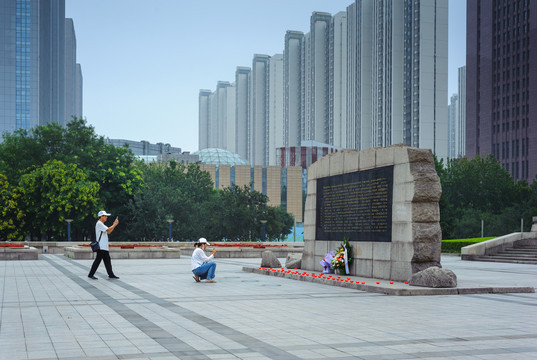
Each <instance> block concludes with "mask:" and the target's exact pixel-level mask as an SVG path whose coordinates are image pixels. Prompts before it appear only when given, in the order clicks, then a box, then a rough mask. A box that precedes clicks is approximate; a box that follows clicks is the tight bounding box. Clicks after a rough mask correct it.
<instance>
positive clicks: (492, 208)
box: [435, 155, 533, 239]
mask: <svg viewBox="0 0 537 360" xmlns="http://www.w3.org/2000/svg"><path fill="white" fill-rule="evenodd" d="M435 165H436V171H437V173H438V175H439V177H440V181H441V184H442V197H441V199H440V225H441V227H442V233H443V238H444V239H451V238H464V237H475V236H480V234H481V220H483V221H484V223H485V227H484V234H485V235H489V236H495V235H501V234H506V233H510V232H513V231H520V218H521V217H524V218H527V219H528V220H527V221H528V223H529V221H530V219H531V215H529V212H531V211H533V208H532V205H531V201H530V200H531V198H532V194H533V188H532V187H529V186H528V185H527V183H526V182H525V181H520V182H518V183H515V182H514V181H513V179H512V177H511V175H510V174H509V173H508V172H507V171H506V170H505V169H504V168H502V166H501V164H500V163H499V161H498V160H497V159H495V158H494V157H493V156H492V155H489V156H487V157H484V158H483V157H480V156H476V157H474V158H473V159H466V158H458V159H452V160H448V162H447V165H446V166H444V164H443V162H442V161H438V160H436V161H435ZM517 229H518V230H517Z"/></svg>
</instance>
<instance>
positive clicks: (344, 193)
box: [315, 166, 393, 242]
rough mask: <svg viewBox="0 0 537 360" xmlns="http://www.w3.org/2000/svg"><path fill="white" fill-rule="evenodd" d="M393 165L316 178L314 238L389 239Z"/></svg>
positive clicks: (390, 237) (379, 240) (339, 239)
mask: <svg viewBox="0 0 537 360" xmlns="http://www.w3.org/2000/svg"><path fill="white" fill-rule="evenodd" d="M392 195H393V166H386V167H380V168H376V169H371V170H365V171H356V172H352V173H347V174H342V175H335V176H329V177H325V178H319V179H317V214H316V217H317V221H316V237H315V238H316V239H319V240H334V241H336V240H337V241H341V240H343V237H348V238H349V239H350V240H351V241H378V242H391V241H392Z"/></svg>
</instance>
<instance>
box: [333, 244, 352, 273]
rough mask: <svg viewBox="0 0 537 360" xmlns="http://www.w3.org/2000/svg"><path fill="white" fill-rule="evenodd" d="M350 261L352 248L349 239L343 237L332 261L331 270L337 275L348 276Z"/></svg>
mask: <svg viewBox="0 0 537 360" xmlns="http://www.w3.org/2000/svg"><path fill="white" fill-rule="evenodd" d="M352 260H353V258H352V246H351V244H350V242H349V239H348V238H346V237H344V238H343V242H342V243H341V245H339V248H338V249H337V252H336V254H335V256H334V258H333V259H332V269H334V270H335V271H336V273H339V274H349V266H350V265H351V264H352Z"/></svg>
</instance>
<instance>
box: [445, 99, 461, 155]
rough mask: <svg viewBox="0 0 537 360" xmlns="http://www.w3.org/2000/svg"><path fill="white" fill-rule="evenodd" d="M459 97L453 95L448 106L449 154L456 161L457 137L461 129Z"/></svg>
mask: <svg viewBox="0 0 537 360" xmlns="http://www.w3.org/2000/svg"><path fill="white" fill-rule="evenodd" d="M459 108H460V101H459V95H458V94H453V95H451V97H450V99H449V105H448V154H447V157H448V158H450V159H456V158H457V157H458V156H457V135H458V129H459V113H460V112H459Z"/></svg>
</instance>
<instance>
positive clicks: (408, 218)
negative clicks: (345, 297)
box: [302, 145, 442, 281]
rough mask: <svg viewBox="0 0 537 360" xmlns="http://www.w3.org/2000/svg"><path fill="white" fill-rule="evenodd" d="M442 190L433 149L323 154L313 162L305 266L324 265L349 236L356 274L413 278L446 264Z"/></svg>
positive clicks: (397, 147)
mask: <svg viewBox="0 0 537 360" xmlns="http://www.w3.org/2000/svg"><path fill="white" fill-rule="evenodd" d="M318 186H319V187H321V188H320V189H318ZM318 192H319V198H318ZM441 193H442V189H441V185H440V179H439V177H438V175H437V173H436V170H435V167H434V159H433V155H432V152H431V150H426V149H417V148H413V147H409V146H406V145H393V146H390V147H385V148H372V149H367V150H362V151H358V150H343V151H340V152H337V153H333V154H330V155H327V156H325V157H323V158H321V159H320V160H318V161H317V162H315V163H314V164H312V165H311V166H310V167H309V168H308V192H307V198H306V208H305V214H304V241H305V245H304V254H303V260H302V268H303V269H305V270H312V271H322V267H321V265H320V261H321V259H322V258H323V256H324V255H325V254H326V253H327V252H329V251H331V250H335V249H336V248H337V247H338V246H339V245H340V244H341V242H342V241H343V236H347V237H348V238H349V240H350V243H351V245H352V247H353V256H354V261H353V263H352V265H351V268H350V274H351V275H356V276H365V277H372V278H379V279H389V280H395V281H407V280H409V279H410V278H411V277H412V274H414V273H416V272H418V271H421V270H424V269H426V268H429V267H431V266H439V267H440V266H441V265H440V254H441V241H442V231H441V229H440V223H439V221H440V210H439V206H438V202H439V200H440V195H441ZM354 194H355V195H356V196H353V195H354ZM347 208H348V209H347ZM327 209H328V210H327Z"/></svg>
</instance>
